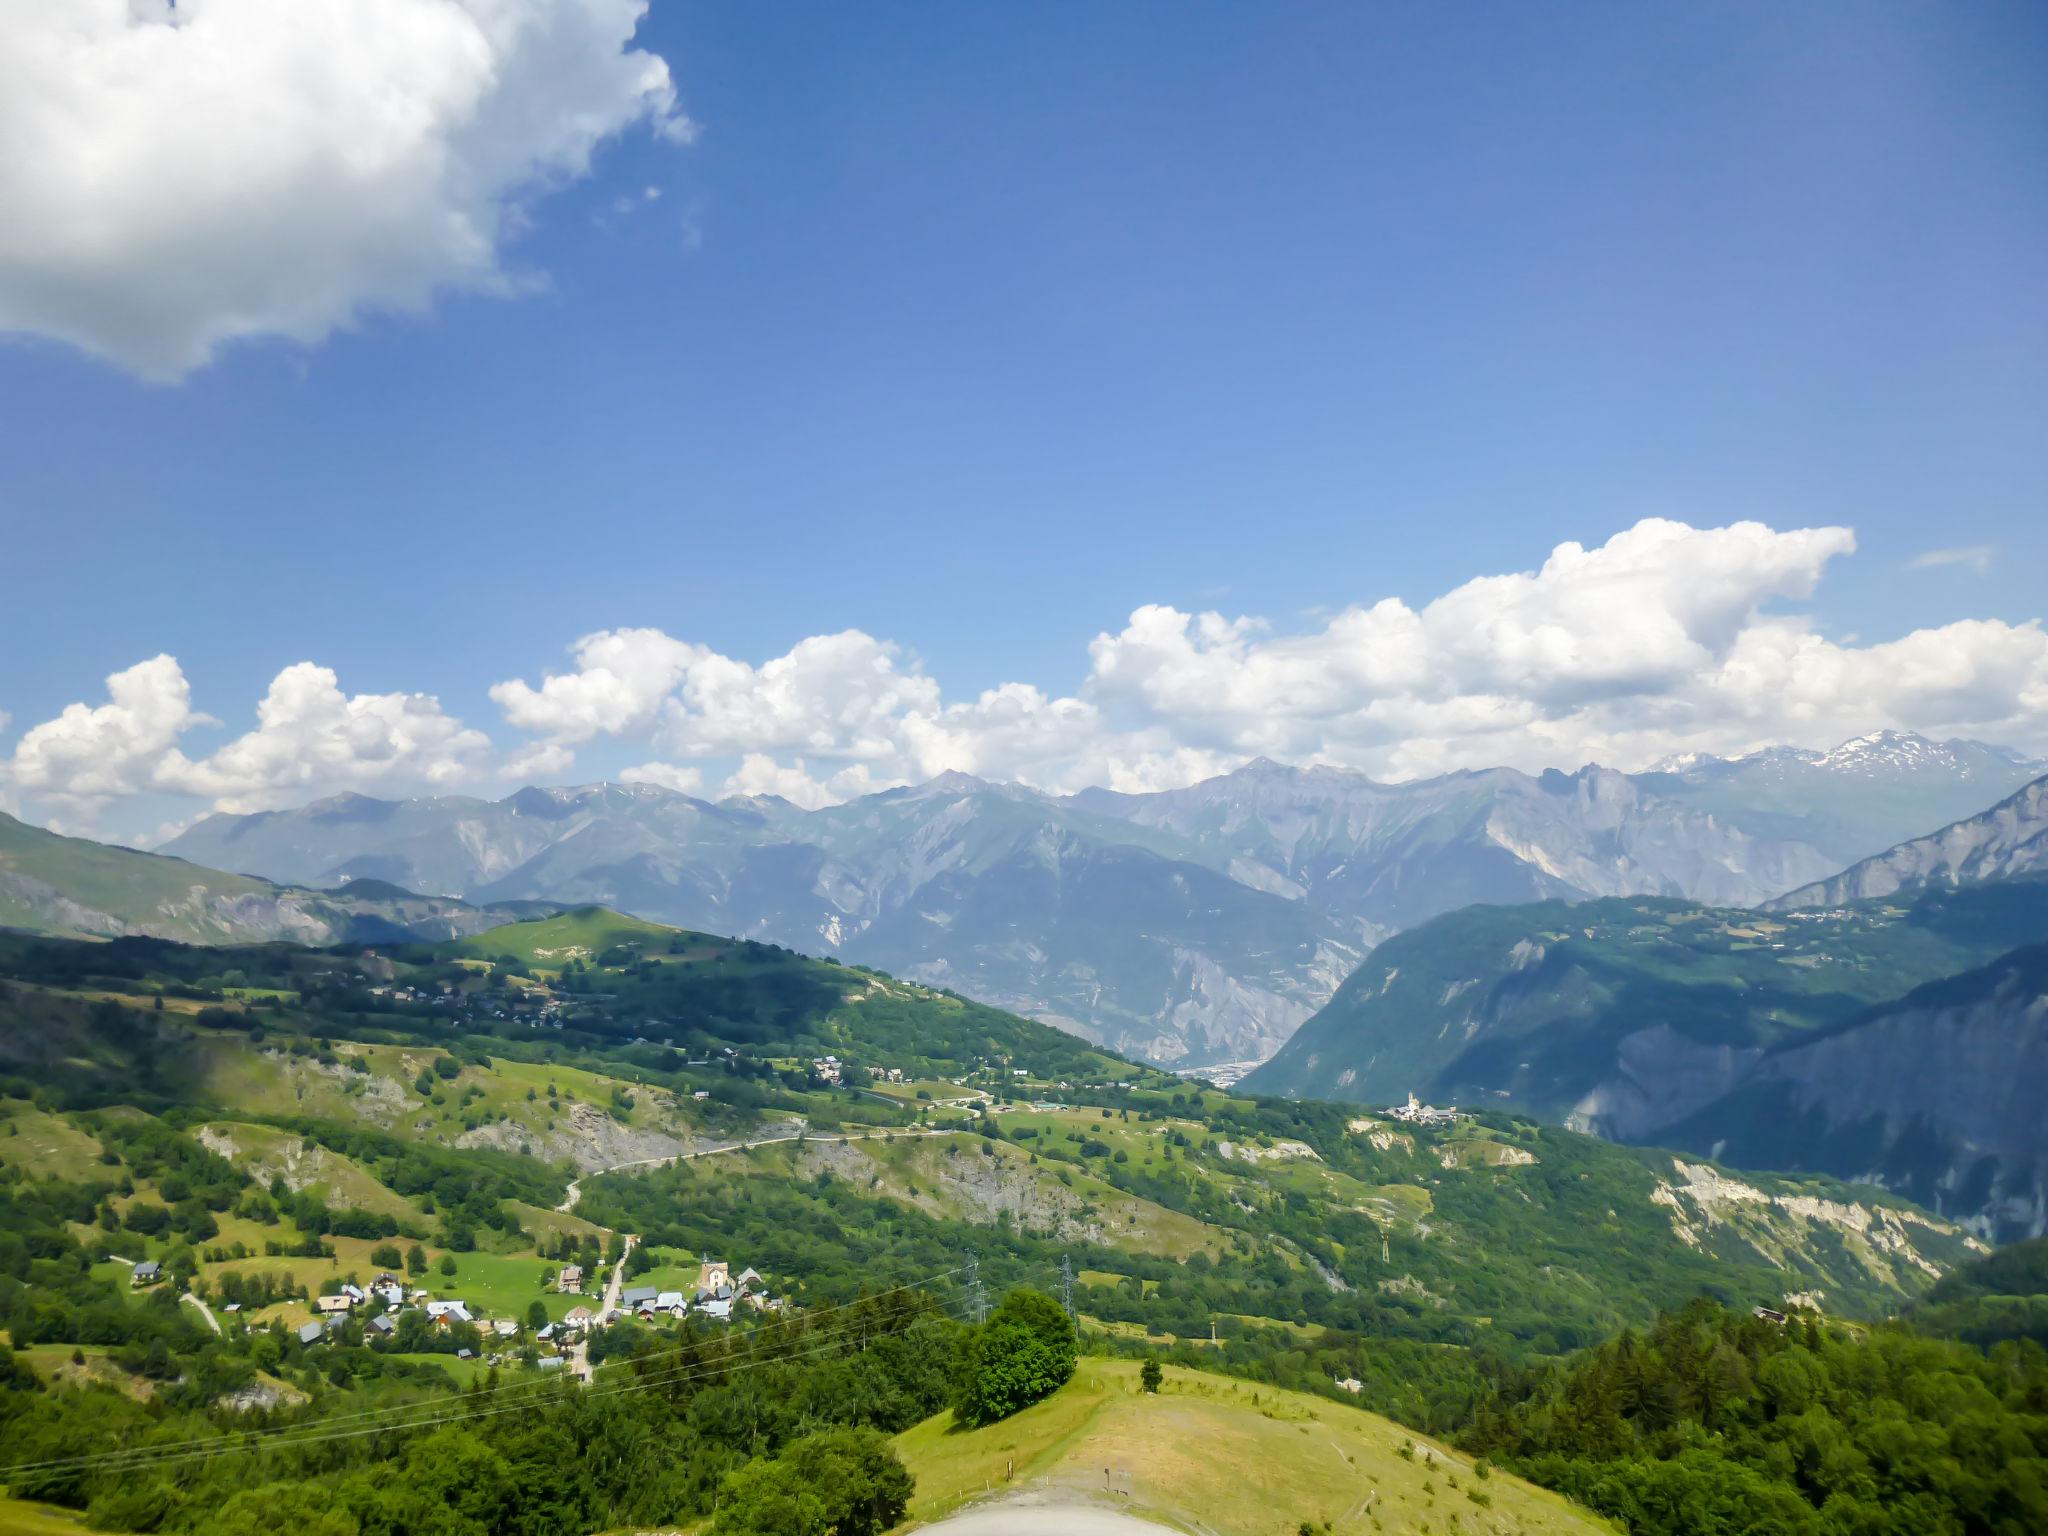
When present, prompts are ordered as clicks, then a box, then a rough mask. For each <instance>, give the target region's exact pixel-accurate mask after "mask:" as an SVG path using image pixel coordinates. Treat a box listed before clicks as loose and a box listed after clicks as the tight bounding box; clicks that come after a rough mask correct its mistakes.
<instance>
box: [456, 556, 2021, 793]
mask: <svg viewBox="0 0 2048 1536" xmlns="http://www.w3.org/2000/svg"><path fill="white" fill-rule="evenodd" d="M1854 549H1855V538H1854V536H1853V535H1852V534H1851V533H1850V532H1849V530H1847V529H1845V528H1809V529H1793V530H1789V531H1779V530H1775V529H1772V528H1769V527H1766V526H1764V525H1763V524H1761V523H1754V522H1743V523H1735V524H1732V525H1730V526H1727V527H1723V528H1706V529H1701V528H1693V527H1689V526H1687V525H1685V524H1683V523H1676V522H1669V521H1663V520H1657V519H1652V520H1647V521H1644V522H1641V523H1638V524H1636V525H1635V526H1634V527H1632V528H1629V529H1626V530H1624V531H1623V532H1621V533H1618V534H1616V535H1615V536H1614V537H1612V538H1610V539H1609V540H1607V541H1606V542H1605V543H1604V544H1601V545H1598V546H1596V547H1593V548H1587V547H1584V546H1582V545H1579V544H1576V543H1567V544H1562V545H1559V546H1558V547H1557V548H1556V549H1555V550H1554V551H1553V552H1552V553H1551V555H1550V556H1549V558H1548V559H1546V560H1545V561H1544V562H1543V564H1542V565H1541V566H1540V567H1539V568H1538V569H1536V570H1533V571H1523V572H1514V573H1509V574H1505V575H1494V576H1482V577H1478V578H1475V579H1474V580H1471V581H1468V582H1466V583H1464V584H1462V585H1460V586H1458V587H1456V588H1454V589H1453V590H1451V591H1449V592H1446V593H1444V594H1443V595H1442V596H1440V597H1438V598H1436V599H1435V600H1434V601H1431V602H1429V603H1427V604H1424V605H1423V606H1422V607H1420V608H1419V609H1418V608H1413V607H1410V606H1409V605H1408V604H1406V603H1403V602H1401V601H1399V600H1397V599H1392V598H1388V599H1383V600H1381V601H1378V602H1374V603H1370V604H1364V605H1359V606H1355V607H1352V608H1348V609H1345V610H1343V611H1342V612H1339V613H1336V614H1334V615H1332V616H1329V617H1327V618H1326V619H1324V620H1323V621H1322V622H1321V623H1320V624H1318V625H1317V626H1316V627H1313V628H1311V629H1308V630H1306V631H1303V632H1300V633H1293V634H1281V633H1276V632H1274V630H1273V629H1272V627H1271V626H1270V625H1268V624H1267V623H1266V622H1265V621H1263V620H1261V619H1257V618H1253V617H1246V616H1238V617H1229V616H1225V615H1223V614H1218V613H1199V614H1197V613H1186V612H1182V611H1180V610H1178V609H1175V608H1171V607H1167V606H1162V605H1148V606H1146V607H1142V608H1139V609H1138V610H1136V611H1135V612H1134V613H1132V615H1131V616H1130V619H1129V620H1128V621H1127V622H1126V623H1125V625H1124V626H1123V627H1122V628H1121V629H1120V630H1118V631H1116V632H1114V633H1105V634H1101V635H1098V636H1096V638H1095V640H1094V641H1093V642H1092V644H1091V645H1090V646H1089V649H1088V657H1089V669H1088V673H1087V676H1086V678H1085V680H1084V681H1083V683H1082V686H1081V687H1080V688H1079V689H1077V690H1076V691H1075V693H1074V694H1073V695H1071V696H1052V695H1048V694H1047V693H1045V692H1044V691H1042V690H1041V689H1039V688H1037V687H1035V686H1033V685H1030V684H1026V683H1006V684H1003V685H1001V686H999V687H996V688H992V689H989V690H987V691H985V692H983V693H982V694H980V695H978V696H977V697H975V698H972V699H969V700H963V701H958V702H947V701H945V700H944V699H943V698H942V697H941V693H940V689H939V686H938V684H937V682H936V681H935V680H934V679H932V678H931V677H930V676H928V675H927V674H926V673H925V672H924V671H923V670H922V669H921V668H920V667H919V666H917V665H916V664H915V662H914V661H911V660H909V659H907V658H906V657H905V656H904V655H903V653H902V652H901V651H900V650H899V649H897V648H896V647H894V646H892V645H890V644H888V643H887V642H886V641H883V640H880V639H877V638H875V637H873V636H870V635H867V634H864V633H861V632H859V631H847V632H844V633H841V634H837V635H825V636H818V637H814V638H812V639H809V640H805V641H802V642H800V643H799V644H798V645H796V646H794V647H792V648H791V650H790V651H788V652H787V653H786V654H784V655H782V656H779V657H776V658H774V659H773V660H770V661H767V662H764V663H762V664H760V665H759V666H755V665H751V664H749V663H747V662H744V661H739V660H735V659H733V658H731V657H727V656H721V655H719V654H717V653H715V652H712V651H709V650H707V649H705V648H703V647H700V646H692V645H687V644H685V643H684V642H682V641H678V640H674V639H672V638H671V637H669V636H667V635H665V634H661V633H659V632H657V631H621V632H617V633H615V634H611V635H601V636H593V637H590V638H589V639H586V640H584V641H582V642H579V644H578V646H577V647H576V655H577V658H578V671H577V672H575V673H572V674H569V675H567V676H565V677H559V678H549V679H548V680H547V681H546V683H544V684H543V685H542V687H541V688H540V689H539V690H533V689H529V688H527V686H526V685H525V684H523V683H508V684H502V685H500V687H499V688H498V689H495V690H493V693H494V696H495V697H497V698H498V699H499V701H500V703H501V704H504V705H505V706H506V708H507V717H508V719H511V720H513V721H514V723H526V722H541V723H544V724H546V725H549V726H552V727H553V728H555V729H557V730H561V731H568V730H575V731H594V730H596V729H597V727H595V726H593V725H591V724H590V721H591V719H592V713H591V712H590V711H587V710H584V709H580V708H571V707H569V704H570V701H580V700H583V699H584V698H585V697H586V696H594V697H597V698H601V699H607V700H609V699H613V698H616V697H618V696H620V695H621V694H622V693H627V694H630V699H631V703H630V707H625V706H621V707H619V708H618V709H616V710H615V712H614V713H615V716H616V717H617V718H620V719H628V720H630V721H631V722H632V725H631V726H630V727H629V728H627V729H628V733H638V734H640V735H643V736H644V737H645V738H646V739H648V740H650V741H651V742H653V743H654V744H655V745H656V746H657V747H658V748H659V749H660V750H661V752H662V754H663V758H664V759H665V760H666V761H667V763H668V766H669V767H671V768H673V767H674V766H675V765H676V764H678V763H681V764H690V763H705V762H714V761H721V760H723V761H732V760H734V759H738V760H739V763H740V766H739V767H738V769H737V770H736V771H734V772H733V773H732V774H731V776H730V777H729V778H728V779H727V780H726V781H725V785H724V792H727V793H763V794H768V793H773V794H781V795H784V796H786V797H787V798H789V799H791V800H794V801H797V802H799V803H802V804H817V803H821V802H823V801H826V800H836V799H843V798H846V797H847V796H848V795H850V794H855V793H862V792H865V791H867V790H868V789H871V788H878V787H883V786H886V785H889V784H895V783H903V782H907V781H914V780H919V779H924V778H929V777H931V776H932V775H934V774H937V773H941V772H944V771H947V770H949V769H951V770H960V771H963V772H968V773H974V774H978V775H981V776H983V777H986V778H993V779H1018V780H1022V781H1023V782H1026V783H1031V784H1036V785H1039V786H1041V787H1044V788H1049V789H1073V788H1079V787H1081V786H1082V785H1084V784H1107V785H1109V786H1111V787H1113V788H1120V789H1131V790H1143V789H1156V788H1165V787H1170V786H1173V785H1176V784H1183V783H1188V782H1191V781H1193V780H1195V779H1199V778H1202V777H1206V776H1208V775H1210V774H1213V773H1217V772H1222V771H1225V770H1227V769H1229V768H1231V767H1233V766H1235V765H1236V764H1238V763H1241V762H1243V761H1244V760H1245V759H1247V758H1249V757H1251V756H1254V755H1259V754H1265V755H1269V756H1273V757H1277V758H1280V759H1282V760H1285V761H1292V762H1303V763H1329V764H1334V765H1339V766H1344V767H1352V768H1358V769H1362V770H1364V771H1367V772H1370V773H1374V774H1377V775H1379V776H1381V777H1386V778H1406V777H1413V776H1417V775H1423V774H1431V773H1442V772H1446V771H1449V770H1452V769H1456V768H1470V767H1484V766H1491V765H1495V764H1508V765H1512V766H1518V767H1524V768H1540V767H1547V766H1565V767H1576V766H1578V765H1579V764H1581V763H1584V762H1588V761H1601V762H1606V763H1609V764H1611V765H1613V766H1617V767H1623V768H1634V767H1640V766H1642V765H1644V764H1646V763H1648V762H1651V761H1653V760H1655V759H1656V758H1659V757H1662V756H1665V755H1667V754H1669V753H1672V752H1677V751H1717V752H1735V751H1743V750H1747V749H1749V748H1752V747H1755V746H1759V745H1764V744H1767V743H1770V742H1775V741H1786V740H1790V741H1800V742H1805V743H1807V744H1812V745H1830V744H1833V743H1834V742H1836V741H1839V740H1841V739H1843V738H1844V737H1847V736H1850V735H1854V734H1857V733H1858V732H1861V731H1864V730H1868V729H1870V728H1872V727H1874V726H1881V725H1891V726H1899V727H1903V728H1908V729H1919V730H1926V731H1929V732H1933V733H1938V734H1947V733H1974V734H1983V735H1989V736H1993V737H1998V738H2002V739H2008V740H2012V741H2015V742H2018V743H2020V744H2026V745H2033V744H2042V743H2043V741H2044V737H2048V638H2044V636H2043V634H2042V632H2041V630H2040V628H2039V627H2038V626H2037V625H2031V624H2029V625H2017V626H2015V625H2009V624H2003V623H1999V622H1996V621H1975V622H1969V623H1964V624H1951V625H1947V626H1944V627H1942V628H1940V629H1929V630H1919V631H1915V632H1913V633H1911V634H1908V635H1906V636H1903V637H1901V638H1900V639H1897V640H1894V641H1889V642H1885V643H1882V644H1874V645H1859V644H1856V643H1853V642H1851V641H1834V640H1829V639H1827V638H1826V637H1824V636H1823V635H1821V634H1820V633H1819V632H1818V631H1817V630H1816V629H1815V628H1814V626H1813V624H1812V621H1811V620H1810V618H1807V617H1804V616H1801V615H1798V614H1786V613H1780V612H1777V611H1775V609H1776V607H1777V605H1779V604H1782V603H1787V602H1799V601H1803V600H1805V599H1807V598H1809V597H1811V596H1812V595H1813V593H1814V592H1815V590H1816V588H1817V587H1818V585H1819V582H1820V580H1821V578H1822V576H1823V574H1824V573H1825V571H1826V568H1827V566H1828V565H1829V563H1830V562H1831V561H1834V560H1836V559H1839V558H1842V557H1844V556H1847V555H1849V554H1850V553H1852V552H1853V550H1854ZM622 648H623V649H628V650H631V651H632V652H634V653H635V654H646V655H656V656H661V657H666V658H669V659H670V661H671V662H672V665H671V666H669V667H667V668H666V669H659V668H647V669H644V671H643V673H642V678H643V686H641V687H638V688H636V689H632V690H622V689H621V688H620V687H619V685H618V684H617V682H616V677H615V674H616V672H617V670H618V664H617V661H616V659H615V657H616V653H617V652H618V651H619V650H621V649H622ZM663 687H666V688H668V689H670V690H671V691H670V692H669V693H668V694H667V696H666V697H664V698H662V699H660V700H659V701H657V700H656V699H655V694H656V692H657V691H658V690H659V689H660V688H663ZM550 694H553V695H555V696H557V697H558V698H559V700H560V701H561V702H562V704H563V706H564V707H563V708H562V709H561V710H560V711H559V712H558V713H557V714H555V715H545V714H544V713H543V712H542V711H540V710H538V709H537V707H536V706H535V703H534V701H535V700H536V699H538V698H541V697H544V696H548V695H550ZM578 739H584V738H582V737H579V738H578ZM636 772H642V773H643V774H646V770H636ZM646 776H649V777H651V776H652V775H651V774H646Z"/></svg>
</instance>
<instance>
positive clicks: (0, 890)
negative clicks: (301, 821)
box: [0, 813, 284, 943]
mask: <svg viewBox="0 0 2048 1536" xmlns="http://www.w3.org/2000/svg"><path fill="white" fill-rule="evenodd" d="M279 894H280V888H279V887H277V886H275V885H272V884H271V883H270V882H269V881H268V880H256V879H252V878H250V877H249V876H247V875H226V874H222V873H220V872H219V871H218V870H211V869H202V868H201V867H200V866H199V865H197V864H188V863H186V862H185V861H184V860H183V859H171V858H164V857H161V856H159V855H157V854H153V853H139V852H137V851H136V850H135V849H132V848H117V847H113V846H111V845H109V844H106V843H95V842H89V841H87V840H86V839H84V838H80V837H61V836H59V835H58V834H57V833H54V832H46V831H44V830H43V829H42V828H41V827H32V826H29V825H28V824H27V823H25V822H21V821H17V820H15V818H14V817H12V816H8V815H5V814H4V813H0V927H7V928H22V929H29V930H35V931H41V932H53V933H63V934H116V933H135V932H143V931H149V932H156V933H160V934H161V935H162V936H164V937H166V938H179V939H187V940H191V941H194V942H198V943H209V942H218V941H220V940H223V939H234V938H239V937H244V936H245V935H246V924H247V922H248V921H249V919H248V918H239V919H238V917H237V916H236V908H237V907H238V906H246V905H248V904H254V905H256V906H258V907H276V906H277V904H278V897H279ZM274 924H275V926H274V928H273V932H274V933H275V932H282V931H283V930H284V922H283V916H282V913H281V912H279V913H277V915H276V917H275V919H274Z"/></svg>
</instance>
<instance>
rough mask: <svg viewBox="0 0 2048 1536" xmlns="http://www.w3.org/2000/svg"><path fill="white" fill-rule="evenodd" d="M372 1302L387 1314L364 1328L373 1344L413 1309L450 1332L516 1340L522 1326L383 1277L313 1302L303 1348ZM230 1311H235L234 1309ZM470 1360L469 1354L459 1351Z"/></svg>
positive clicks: (350, 1285)
mask: <svg viewBox="0 0 2048 1536" xmlns="http://www.w3.org/2000/svg"><path fill="white" fill-rule="evenodd" d="M371 1301H380V1302H382V1303H383V1304H384V1310H383V1311H381V1312H379V1313H377V1314H376V1315H375V1316H374V1317H372V1318H371V1319H370V1320H369V1321H368V1322H366V1323H364V1324H363V1335H364V1337H365V1338H366V1339H368V1340H369V1341H371V1342H375V1341H376V1340H378V1339H389V1338H391V1337H393V1336H394V1335H395V1334H396V1333H397V1332H398V1319H399V1317H400V1315H401V1314H402V1313H404V1312H406V1311H409V1310H412V1309H415V1308H416V1309H418V1310H419V1311H420V1312H422V1313H424V1314H425V1316H426V1319H427V1322H428V1323H429V1324H431V1325H432V1326H433V1327H435V1328H449V1327H452V1326H454V1325H455V1324H457V1323H469V1324H472V1325H474V1326H475V1327H476V1328H477V1329H479V1330H480V1331H482V1332H483V1333H486V1334H490V1335H494V1336H496V1337H497V1338H501V1339H510V1338H514V1337H516V1336H517V1335H518V1333H519V1324H518V1322H517V1321H516V1320H514V1319H512V1318H509V1317H498V1318H486V1317H480V1316H478V1315H477V1314H476V1313H474V1312H472V1311H471V1310H470V1308H469V1303H468V1302H466V1301H452V1300H437V1299H436V1298H435V1297H434V1295H433V1293H432V1292H431V1291H425V1290H420V1289H418V1288H413V1289H410V1290H409V1289H407V1288H406V1285H405V1283H404V1282H403V1281H401V1280H400V1279H399V1278H398V1277H397V1276H396V1275H379V1276H378V1277H377V1278H376V1279H375V1280H372V1281H371V1282H370V1283H369V1284H368V1285H367V1286H361V1285H357V1284H356V1283H355V1282H354V1281H353V1280H344V1281H342V1283H341V1284H340V1286H338V1287H337V1288H336V1289H335V1291H334V1293H333V1294H332V1295H328V1296H316V1297H314V1298H313V1310H314V1311H315V1312H317V1313H319V1314H320V1315H319V1318H318V1319H317V1320H316V1321H314V1322H310V1323H306V1324H304V1325H302V1326H301V1327H300V1329H299V1342H300V1343H301V1344H317V1343H319V1342H320V1341H321V1340H322V1339H324V1338H327V1337H329V1336H331V1335H332V1334H335V1333H337V1332H339V1331H340V1329H341V1326H342V1324H344V1323H346V1322H347V1321H348V1319H349V1315H350V1314H351V1313H352V1312H354V1311H355V1309H356V1308H357V1307H360V1306H364V1305H367V1304H368V1303H369V1302H371ZM228 1310H229V1311H233V1310H234V1308H232V1307H230V1308H229V1309H228ZM457 1353H458V1354H459V1355H463V1356H467V1355H469V1354H471V1353H472V1352H471V1351H469V1350H459V1351H457Z"/></svg>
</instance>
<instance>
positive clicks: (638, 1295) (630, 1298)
mask: <svg viewBox="0 0 2048 1536" xmlns="http://www.w3.org/2000/svg"><path fill="white" fill-rule="evenodd" d="M735 1306H745V1307H751V1308H753V1309H754V1310H755V1311H757V1312H772V1311H777V1310H779V1309H780V1306H781V1304H780V1303H779V1302H777V1301H776V1300H775V1299H774V1298H772V1297H770V1296H769V1294H768V1286H767V1282H766V1281H764V1280H763V1279H762V1278H761V1276H760V1275H759V1274H758V1273H757V1272H756V1271H754V1270H751V1269H743V1270H741V1271H740V1272H739V1273H738V1274H737V1275H735V1274H733V1273H732V1271H731V1270H730V1269H728V1268H727V1267H726V1266H725V1265H724V1264H723V1263H721V1262H720V1261H719V1260H717V1259H706V1260H704V1262H703V1263H702V1264H700V1265H698V1267H697V1284H696V1287H695V1288H694V1289H693V1290H691V1291H689V1292H687V1293H686V1292H683V1291H680V1290H663V1289H661V1288H660V1287H658V1286H652V1285H641V1286H635V1287H633V1288H632V1289H631V1290H628V1291H626V1292H624V1293H623V1294H622V1295H621V1296H620V1297H619V1306H618V1311H617V1312H615V1313H608V1314H606V1316H605V1318H604V1321H606V1322H609V1321H611V1320H612V1318H613V1317H638V1318H641V1319H643V1320H645V1321H650V1322H651V1321H653V1320H655V1319H657V1318H663V1317H669V1318H683V1317H687V1316H689V1315H690V1314H692V1313H694V1314H696V1315H697V1316H698V1317H708V1318H711V1319H713V1320H715V1321H718V1322H726V1321H730V1319H731V1317H732V1309H733V1308H734V1307H735Z"/></svg>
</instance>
